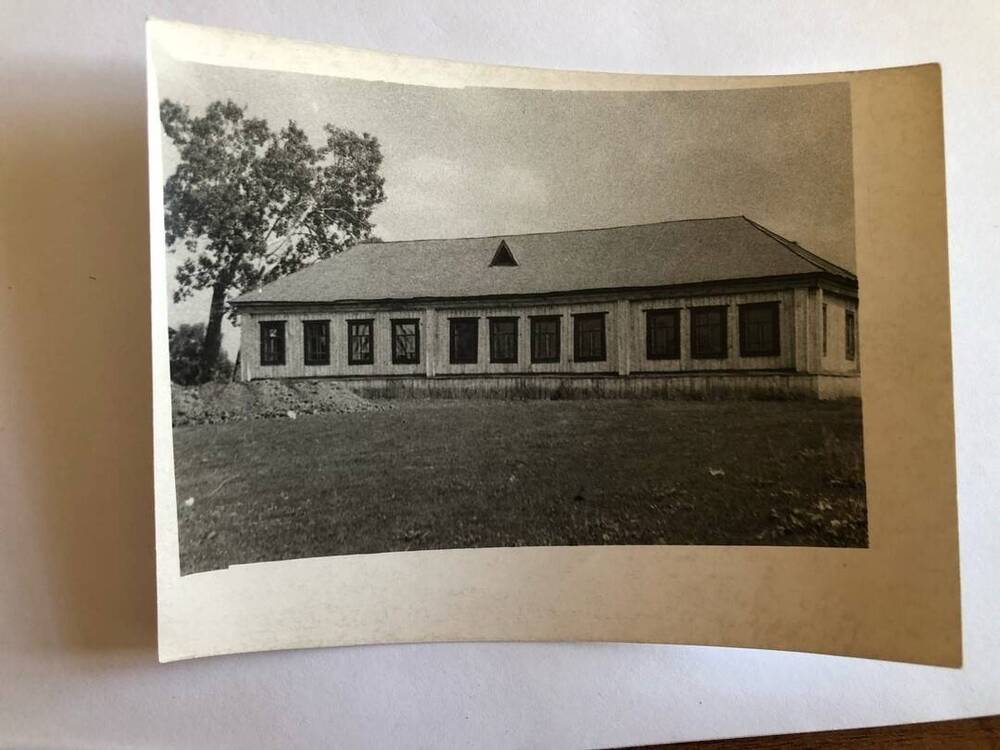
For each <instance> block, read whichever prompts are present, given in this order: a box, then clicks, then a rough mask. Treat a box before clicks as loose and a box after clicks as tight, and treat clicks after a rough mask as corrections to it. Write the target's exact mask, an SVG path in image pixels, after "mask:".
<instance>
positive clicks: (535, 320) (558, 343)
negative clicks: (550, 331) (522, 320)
mask: <svg viewBox="0 0 1000 750" xmlns="http://www.w3.org/2000/svg"><path fill="white" fill-rule="evenodd" d="M562 318H563V316H562V315H532V316H530V317H529V320H530V321H531V325H530V329H531V330H530V334H531V341H530V343H531V363H532V364H536V365H540V364H546V363H551V362H558V361H560V359H561V358H562ZM542 323H555V324H556V330H555V354H554V355H551V356H548V357H541V356H538V346H537V342H538V338H539V336H540V334H539V332H538V326H539V325H540V324H542Z"/></svg>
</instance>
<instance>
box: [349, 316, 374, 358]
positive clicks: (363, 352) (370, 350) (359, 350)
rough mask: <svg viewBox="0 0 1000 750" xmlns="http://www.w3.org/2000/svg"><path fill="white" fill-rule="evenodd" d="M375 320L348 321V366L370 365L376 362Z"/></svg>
mask: <svg viewBox="0 0 1000 750" xmlns="http://www.w3.org/2000/svg"><path fill="white" fill-rule="evenodd" d="M374 327H375V321H373V320H349V321H347V364H349V365H370V364H372V363H373V362H374V361H375V347H374V341H373V338H374V337H373V335H372V334H373V328H374Z"/></svg>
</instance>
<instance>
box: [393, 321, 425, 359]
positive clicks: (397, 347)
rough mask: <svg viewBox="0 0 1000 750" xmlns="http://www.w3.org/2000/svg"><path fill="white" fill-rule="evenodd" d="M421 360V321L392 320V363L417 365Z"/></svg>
mask: <svg viewBox="0 0 1000 750" xmlns="http://www.w3.org/2000/svg"><path fill="white" fill-rule="evenodd" d="M419 361H420V321H419V320H416V319H412V320H394V321H392V363H393V364H394V365H415V364H417V363H418V362H419Z"/></svg>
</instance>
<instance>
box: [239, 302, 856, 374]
mask: <svg viewBox="0 0 1000 750" xmlns="http://www.w3.org/2000/svg"><path fill="white" fill-rule="evenodd" d="M750 302H778V303H780V307H779V311H780V312H779V316H780V318H779V320H780V323H779V334H780V352H779V354H777V355H776V356H769V357H743V356H741V355H740V339H739V336H740V329H739V306H740V305H741V304H746V303H750ZM823 304H826V305H827V353H826V355H825V356H824V355H823V353H822V306H823ZM708 305H723V306H725V307H726V309H727V321H726V322H727V325H726V332H727V353H726V356H725V357H722V358H718V359H695V358H693V357H692V356H691V342H690V328H691V322H690V308H692V307H700V306H708ZM856 307H857V305H856V302H855V301H854V300H851V299H849V298H847V297H842V296H839V295H833V294H831V293H827V294H825V295H824V293H823V291H822V290H820V289H818V288H812V289H805V288H796V289H785V290H779V291H771V292H747V293H740V294H725V295H716V296H691V297H671V298H647V299H631V300H629V299H620V300H613V301H608V302H593V303H577V304H566V303H559V304H544V303H539V304H520V305H516V306H505V305H493V306H481V307H470V306H468V305H455V306H441V307H427V308H420V309H412V308H411V309H407V310H399V311H388V310H384V309H380V310H368V311H366V310H363V309H359V310H352V311H350V312H344V311H342V310H330V311H328V312H324V311H322V310H321V309H320V310H313V311H309V312H301V311H285V312H277V311H275V312H265V313H261V312H254V313H244V314H242V315H241V316H240V333H241V349H242V353H241V357H240V376H241V378H242V379H243V380H252V379H258V378H296V377H317V378H318V377H372V376H393V375H411V376H414V375H416V376H425V377H434V376H437V375H511V374H546V373H548V374H555V373H573V374H581V375H585V374H601V373H618V374H622V375H625V374H636V373H670V372H688V371H691V372H698V371H732V370H787V371H793V370H794V371H796V372H809V373H820V372H826V373H838V374H849V373H852V372H857V370H858V359H859V358H858V357H856V358H855V361H853V362H851V361H848V360H847V359H846V357H845V351H844V349H845V340H844V325H845V324H844V314H845V313H844V311H845V310H847V309H855V310H856ZM673 308H677V309H679V310H680V313H679V315H680V356H679V357H678V358H677V359H669V360H663V359H659V360H650V359H648V358H647V356H646V314H647V312H648V311H650V310H658V309H673ZM594 312H600V313H605V345H606V346H605V349H606V353H607V356H606V358H605V360H604V361H600V362H576V361H574V357H573V316H574V315H576V314H580V313H594ZM534 315H558V316H560V318H561V329H560V334H561V335H560V352H559V361H558V362H551V363H533V362H532V361H531V316H534ZM455 317H461V318H470V317H474V318H478V321H479V350H478V358H477V361H476V362H475V363H474V364H451V362H450V357H449V337H450V325H449V318H455ZM490 317H516V318H517V321H518V355H517V362H513V363H491V362H490V340H489V318H490ZM364 318H370V319H373V320H374V362H373V363H372V364H370V365H350V364H348V360H347V321H348V320H355V319H364ZM413 318H416V319H418V320H419V321H420V361H419V362H418V363H417V364H410V365H396V364H393V363H392V341H391V337H392V332H391V331H392V326H391V321H392V320H393V319H413ZM269 320H283V321H285V364H284V365H274V366H262V365H260V353H259V346H260V334H259V331H260V323H261V322H262V321H269ZM307 320H329V321H330V364H328V365H306V364H305V363H304V355H303V326H302V324H303V322H304V321H307Z"/></svg>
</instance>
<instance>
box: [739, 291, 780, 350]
mask: <svg viewBox="0 0 1000 750" xmlns="http://www.w3.org/2000/svg"><path fill="white" fill-rule="evenodd" d="M779 311H780V305H779V303H777V302H761V303H754V304H749V305H740V355H741V356H744V357H767V356H775V355H777V354H780V353H781V337H780V331H779V318H780V315H779Z"/></svg>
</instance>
